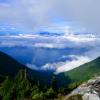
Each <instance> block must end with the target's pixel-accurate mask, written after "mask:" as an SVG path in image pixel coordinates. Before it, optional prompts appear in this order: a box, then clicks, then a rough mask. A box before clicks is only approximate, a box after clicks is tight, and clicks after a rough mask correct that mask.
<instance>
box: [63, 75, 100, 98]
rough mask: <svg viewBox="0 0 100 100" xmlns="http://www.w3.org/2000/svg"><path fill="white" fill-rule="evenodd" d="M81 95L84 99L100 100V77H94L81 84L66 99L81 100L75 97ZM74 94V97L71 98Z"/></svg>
mask: <svg viewBox="0 0 100 100" xmlns="http://www.w3.org/2000/svg"><path fill="white" fill-rule="evenodd" d="M78 94H79V95H81V96H82V99H83V100H100V77H96V78H93V79H91V80H89V81H87V82H86V83H83V84H82V85H80V86H79V87H78V88H77V89H75V90H74V91H72V93H71V94H69V95H68V96H67V97H66V99H65V100H79V99H74V98H75V95H76V96H77V95H78ZM72 96H74V98H73V99H70V98H71V97H72Z"/></svg>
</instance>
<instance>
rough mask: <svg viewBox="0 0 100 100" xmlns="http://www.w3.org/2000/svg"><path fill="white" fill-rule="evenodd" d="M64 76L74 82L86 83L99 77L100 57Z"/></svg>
mask: <svg viewBox="0 0 100 100" xmlns="http://www.w3.org/2000/svg"><path fill="white" fill-rule="evenodd" d="M64 74H65V76H69V77H70V78H71V80H73V81H72V82H84V81H87V80H89V79H91V78H92V77H94V76H95V75H97V76H98V75H100V57H99V58H97V59H95V60H93V61H91V62H89V63H86V64H84V65H81V66H79V67H77V68H75V69H73V70H71V71H67V72H65V73H64Z"/></svg>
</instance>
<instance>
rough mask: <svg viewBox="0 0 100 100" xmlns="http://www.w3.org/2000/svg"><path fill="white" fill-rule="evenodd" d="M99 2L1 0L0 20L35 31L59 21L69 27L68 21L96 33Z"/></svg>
mask: <svg viewBox="0 0 100 100" xmlns="http://www.w3.org/2000/svg"><path fill="white" fill-rule="evenodd" d="M8 1H9V2H8ZM99 4H100V1H99V0H97V1H94V0H92V1H91V0H84V1H82V0H75V1H73V0H7V1H6V0H4V1H2V2H0V23H1V24H5V25H13V26H16V27H17V28H19V29H23V30H25V31H28V32H35V31H36V30H39V29H40V28H41V27H50V26H53V27H55V26H57V25H58V24H59V23H60V22H61V20H62V21H64V22H65V23H67V25H68V26H70V24H69V22H70V23H71V25H73V27H74V26H75V27H76V26H79V27H83V28H86V29H87V31H90V32H93V33H98V34H99V33H100V28H99V26H100V23H99V18H100V11H99V9H100V6H99ZM54 19H58V20H56V21H55V20H54ZM60 19H61V20H60ZM62 26H63V25H62V24H61V26H60V27H62ZM55 28H56V27H55ZM57 29H58V30H59V27H58V26H57Z"/></svg>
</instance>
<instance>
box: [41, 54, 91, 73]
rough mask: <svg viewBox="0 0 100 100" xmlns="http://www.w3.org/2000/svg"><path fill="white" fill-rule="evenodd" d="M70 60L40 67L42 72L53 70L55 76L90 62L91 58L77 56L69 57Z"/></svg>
mask: <svg viewBox="0 0 100 100" xmlns="http://www.w3.org/2000/svg"><path fill="white" fill-rule="evenodd" d="M68 57H70V58H71V59H72V60H71V61H65V62H57V63H48V64H46V65H44V66H42V67H41V69H42V70H54V71H55V74H58V73H61V72H65V71H69V70H71V69H74V68H76V67H79V66H80V65H82V64H84V63H87V62H89V61H91V58H89V57H87V56H79V55H69V56H68Z"/></svg>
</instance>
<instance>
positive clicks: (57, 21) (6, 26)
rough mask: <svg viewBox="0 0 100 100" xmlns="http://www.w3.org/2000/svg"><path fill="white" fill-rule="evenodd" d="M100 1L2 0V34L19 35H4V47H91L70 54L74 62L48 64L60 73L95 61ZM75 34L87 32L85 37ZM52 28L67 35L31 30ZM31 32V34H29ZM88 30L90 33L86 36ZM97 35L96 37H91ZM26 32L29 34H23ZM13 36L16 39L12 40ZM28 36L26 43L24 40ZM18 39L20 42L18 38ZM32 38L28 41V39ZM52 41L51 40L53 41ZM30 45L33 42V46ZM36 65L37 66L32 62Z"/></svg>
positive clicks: (99, 44) (99, 49) (99, 43)
mask: <svg viewBox="0 0 100 100" xmlns="http://www.w3.org/2000/svg"><path fill="white" fill-rule="evenodd" d="M99 20H100V0H0V34H1V33H3V34H5V33H8V34H9V33H11V34H19V35H18V37H17V36H8V37H4V39H2V38H3V37H2V36H1V37H0V43H1V44H0V46H10V47H13V46H17V45H18V46H19V45H20V46H21V45H24V46H28V47H29V46H33V42H32V43H29V41H30V39H32V41H39V43H34V46H35V47H37V48H41V47H43V48H57V49H59V48H60V49H61V48H66V47H69V48H77V49H79V48H82V47H85V46H86V48H88V47H90V48H91V49H90V50H89V51H87V52H86V53H85V54H82V55H70V56H71V57H72V58H74V60H73V61H71V62H64V63H63V62H59V63H57V64H56V63H53V64H46V65H44V66H42V68H43V69H48V68H50V67H51V65H53V66H56V68H57V69H56V71H57V73H59V72H63V71H67V70H69V66H70V68H75V67H78V66H79V65H81V64H83V63H86V62H88V61H91V60H93V59H95V58H97V57H98V56H100V39H99V38H100V28H99V26H100V21H99ZM69 30H70V31H71V33H80V34H81V33H85V34H83V35H82V34H81V36H77V35H75V34H70V36H69V35H68V34H67V33H68V32H69ZM41 31H49V32H52V33H55V32H58V33H63V32H64V33H65V34H64V36H55V37H52V36H51V37H50V36H46V37H45V36H38V35H35V36H31V35H28V34H30V33H37V32H41ZM26 33H27V34H26ZM87 33H90V36H88V37H85V36H86V35H87ZM91 33H92V35H93V34H94V36H93V37H91ZM22 34H26V35H22ZM12 38H13V39H12ZM23 39H25V43H24V42H23V41H22V40H23ZM16 40H17V41H16ZM27 41H28V42H27ZM49 42H50V43H49ZM29 44H30V45H29ZM32 66H33V65H32Z"/></svg>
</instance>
